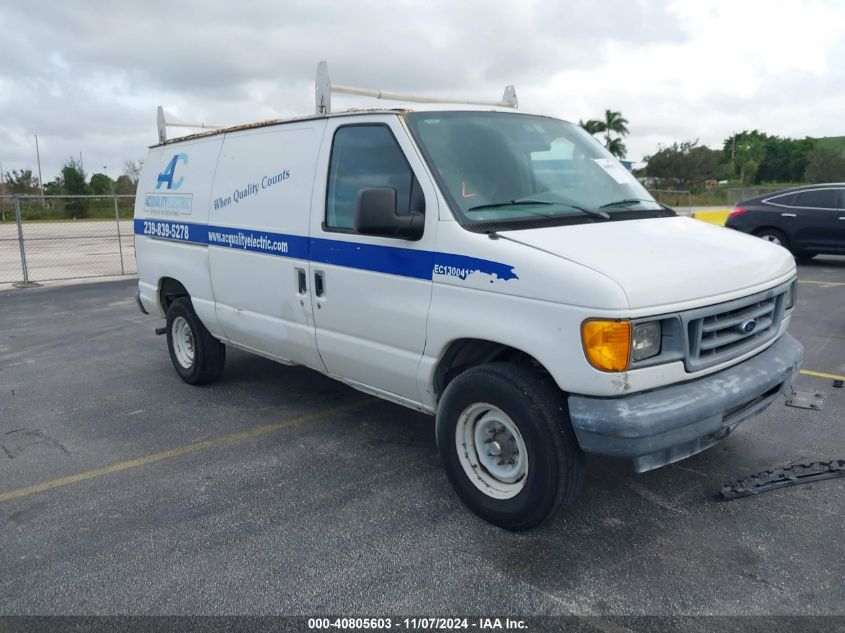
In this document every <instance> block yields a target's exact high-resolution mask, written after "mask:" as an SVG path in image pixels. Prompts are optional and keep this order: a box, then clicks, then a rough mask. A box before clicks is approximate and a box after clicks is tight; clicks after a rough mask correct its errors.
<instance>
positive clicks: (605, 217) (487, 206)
mask: <svg viewBox="0 0 845 633" xmlns="http://www.w3.org/2000/svg"><path fill="white" fill-rule="evenodd" d="M517 204H542V205H548V204H560V205H563V206H565V207H569V208H571V209H575V210H576V211H580V212H581V213H583V214H585V215H589V216H590V217H591V218H600V219H602V220H609V219H610V216H609V215H608V214H607V213H605V212H604V211H592V210H590V209H585V208H584V207H579V206H578V205H577V204H572V203H571V202H548V201H546V200H527V199H526V200H508V201H507V202H496V203H493V204H479V205H478V206H475V207H470V208H469V209H467V211H478V210H480V209H494V208H496V207H507V206H511V205H517Z"/></svg>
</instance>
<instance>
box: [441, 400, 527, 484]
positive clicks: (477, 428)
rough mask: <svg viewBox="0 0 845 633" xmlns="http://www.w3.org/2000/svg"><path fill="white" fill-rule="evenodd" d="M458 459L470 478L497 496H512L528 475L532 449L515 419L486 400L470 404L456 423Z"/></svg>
mask: <svg viewBox="0 0 845 633" xmlns="http://www.w3.org/2000/svg"><path fill="white" fill-rule="evenodd" d="M455 446H456V448H457V451H458V461H460V463H461V467H462V468H463V469H464V472H465V473H466V475H467V477H468V478H469V480H470V481H471V482H472V483H473V485H474V486H475V487H476V488H478V489H479V490H480V491H481V492H483V493H484V494H485V495H487V496H489V497H493V498H494V499H511V498H513V497H515V496H516V495H518V494H519V493H520V492H522V489H523V488H525V481H526V479H527V478H528V450H527V449H526V447H525V440H523V439H522V434H521V433H520V432H519V428H518V427H517V426H516V424H515V423H514V421H513V420H511V418H510V417H509V416H508V415H507V414H506V413H505V412H504V411H502V410H501V409H500V408H498V407H496V406H494V405H492V404H488V403H486V402H477V403H475V404H472V405H470V406H468V407H467V408H466V409H464V411H463V412H462V413H461V415H460V416H458V424H457V426H456V427H455Z"/></svg>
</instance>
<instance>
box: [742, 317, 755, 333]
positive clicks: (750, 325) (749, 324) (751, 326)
mask: <svg viewBox="0 0 845 633" xmlns="http://www.w3.org/2000/svg"><path fill="white" fill-rule="evenodd" d="M756 329H757V319H748V320H747V321H743V322H742V323H740V324H739V331H740V332H743V333H745V334H751V333H752V332H753V331H754V330H756Z"/></svg>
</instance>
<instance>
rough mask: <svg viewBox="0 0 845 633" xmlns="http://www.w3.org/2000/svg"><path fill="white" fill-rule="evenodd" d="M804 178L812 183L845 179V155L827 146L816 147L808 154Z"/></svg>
mask: <svg viewBox="0 0 845 633" xmlns="http://www.w3.org/2000/svg"><path fill="white" fill-rule="evenodd" d="M804 180H806V181H807V182H810V183H814V184H815V183H820V182H843V181H845V156H843V155H842V153H841V152H837V151H836V150H834V149H830V148H827V147H816V148H815V149H813V150H812V151H811V152H810V153H809V154H808V155H807V169H806V171H805V172H804Z"/></svg>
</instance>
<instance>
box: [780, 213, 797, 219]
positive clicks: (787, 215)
mask: <svg viewBox="0 0 845 633" xmlns="http://www.w3.org/2000/svg"><path fill="white" fill-rule="evenodd" d="M781 215H782V216H783V217H785V218H797V217H798V216H797V215H795V214H794V213H781Z"/></svg>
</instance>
